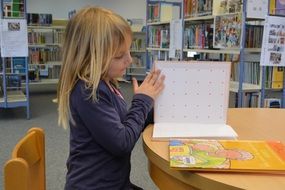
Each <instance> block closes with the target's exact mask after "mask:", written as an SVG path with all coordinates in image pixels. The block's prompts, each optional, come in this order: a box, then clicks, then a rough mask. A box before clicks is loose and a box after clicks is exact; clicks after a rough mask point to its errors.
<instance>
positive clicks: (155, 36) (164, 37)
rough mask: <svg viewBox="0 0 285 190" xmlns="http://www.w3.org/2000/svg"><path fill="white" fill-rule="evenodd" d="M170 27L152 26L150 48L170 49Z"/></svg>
mask: <svg viewBox="0 0 285 190" xmlns="http://www.w3.org/2000/svg"><path fill="white" fill-rule="evenodd" d="M169 34H170V32H169V27H166V26H152V27H150V28H149V36H148V42H149V44H148V47H153V48H169V43H170V36H169Z"/></svg>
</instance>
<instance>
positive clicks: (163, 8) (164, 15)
mask: <svg viewBox="0 0 285 190" xmlns="http://www.w3.org/2000/svg"><path fill="white" fill-rule="evenodd" d="M179 18H180V7H179V6H174V5H172V4H169V3H163V2H162V3H161V4H160V22H170V21H171V20H176V19H179Z"/></svg>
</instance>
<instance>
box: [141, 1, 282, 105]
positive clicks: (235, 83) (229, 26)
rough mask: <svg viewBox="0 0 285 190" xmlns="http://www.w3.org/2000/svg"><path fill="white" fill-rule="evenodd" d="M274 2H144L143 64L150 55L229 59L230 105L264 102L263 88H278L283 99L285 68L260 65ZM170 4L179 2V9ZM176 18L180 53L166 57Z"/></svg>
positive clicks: (150, 61) (149, 62)
mask: <svg viewBox="0 0 285 190" xmlns="http://www.w3.org/2000/svg"><path fill="white" fill-rule="evenodd" d="M276 1H278V0H261V1H260V2H259V1H258V2H257V1H254V0H183V1H180V2H182V4H179V2H178V1H175V2H173V1H147V14H146V15H147V16H146V21H147V22H146V23H147V24H146V26H147V34H146V35H147V48H146V49H147V53H146V54H147V69H151V68H152V64H153V62H154V61H155V60H170V59H176V60H177V59H178V60H202V61H204V60H210V61H230V62H232V73H231V82H230V92H231V93H232V94H234V96H236V102H235V107H263V103H264V97H267V96H268V97H270V93H267V95H264V94H265V92H272V91H273V92H277V91H282V90H283V96H282V99H283V102H284V100H285V98H284V97H285V93H284V92H285V90H284V87H283V86H284V82H283V81H284V76H285V75H284V68H283V69H281V68H278V69H277V68H270V67H266V68H262V67H261V66H260V59H261V45H262V39H263V30H264V19H265V15H266V13H267V12H268V11H267V10H268V9H270V10H271V12H273V10H275V11H276V10H277V12H278V14H280V12H281V9H280V7H279V8H278V9H276V7H272V2H274V3H275V4H276V6H277V2H276ZM274 6H275V5H274ZM283 6H284V5H283ZM170 7H179V9H180V10H182V12H183V13H182V14H181V13H178V12H179V11H177V9H174V8H170ZM284 10H285V9H284ZM166 12H167V13H168V14H166ZM175 12H176V13H177V15H178V16H174V13H175ZM169 15H170V16H169ZM180 15H181V17H180ZM179 18H181V20H182V39H181V40H182V45H181V46H182V56H177V57H175V58H173V57H172V58H170V56H169V55H170V44H171V43H172V42H171V40H170V38H171V37H170V25H171V23H172V22H171V21H172V20H173V19H179ZM263 84H265V85H263ZM264 91H265V92H264ZM273 98H275V97H273ZM252 99H254V102H255V104H252ZM283 107H284V103H283Z"/></svg>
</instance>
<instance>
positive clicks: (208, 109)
mask: <svg viewBox="0 0 285 190" xmlns="http://www.w3.org/2000/svg"><path fill="white" fill-rule="evenodd" d="M155 68H156V69H160V70H161V71H162V73H163V74H164V75H165V76H166V78H165V88H164V90H163V92H162V94H161V95H160V96H159V97H158V99H157V100H156V101H155V105H154V122H155V128H156V126H157V125H160V124H161V123H163V124H164V125H165V124H166V125H169V131H175V133H178V134H181V135H182V136H183V135H185V132H186V131H185V130H186V128H187V127H185V128H183V127H180V128H179V129H176V124H181V123H182V124H183V125H182V126H188V124H189V125H191V124H192V123H195V126H197V124H201V125H205V124H211V125H212V124H214V125H215V126H219V125H221V126H224V125H225V123H226V119H227V109H228V99H229V80H230V63H229V62H201V61H200V62H198V61H195V62H185V61H184V62H183V61H157V62H156V63H155ZM186 124H187V125H186ZM170 126H172V127H170ZM198 126H200V125H198ZM160 128H161V130H159V129H158V130H156V129H154V131H157V132H156V136H157V137H160V136H161V135H162V134H165V135H166V136H165V137H166V138H167V137H171V136H172V134H171V133H167V131H164V130H163V128H162V127H160ZM226 131H228V132H229V133H228V134H226V133H225V134H224V135H225V136H226V135H228V136H230V137H232V136H236V134H235V133H232V132H230V131H231V130H226ZM197 132H200V133H201V134H200V136H204V135H206V133H207V134H208V132H207V131H205V130H200V129H199V128H197ZM212 132H213V134H212V135H213V136H219V133H218V130H215V128H213V130H211V131H210V133H212ZM215 132H216V133H215ZM160 133H162V134H160ZM195 133H196V132H195ZM178 134H177V135H176V136H181V135H178ZM187 134H190V133H187ZM191 134H194V133H192V132H191ZM203 134H204V135H203ZM162 136H163V135H162ZM195 136H197V135H195ZM206 136H209V135H206ZM183 137H184V136H183Z"/></svg>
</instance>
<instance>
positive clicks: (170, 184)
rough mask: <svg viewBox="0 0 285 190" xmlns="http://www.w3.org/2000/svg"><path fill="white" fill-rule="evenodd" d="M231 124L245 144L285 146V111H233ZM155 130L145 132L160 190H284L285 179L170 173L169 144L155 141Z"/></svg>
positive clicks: (153, 172)
mask: <svg viewBox="0 0 285 190" xmlns="http://www.w3.org/2000/svg"><path fill="white" fill-rule="evenodd" d="M227 123H228V124H229V125H230V126H232V127H233V128H234V129H235V131H236V132H237V133H238V135H239V137H238V139H243V140H279V141H281V142H283V143H285V109H260V108H233V109H229V111H228V119H227ZM152 130H153V126H152V125H150V126H148V127H147V128H146V129H145V131H144V132H143V145H144V151H145V154H146V155H147V157H148V160H149V173H150V176H151V178H152V180H153V181H154V182H155V184H156V185H157V186H158V187H159V188H160V189H162V190H163V189H165V190H172V189H173V190H179V189H187V190H189V189H207V190H222V189H226V190H231V189H233V190H237V189H254V190H269V189H270V190H279V189H280V190H284V189H285V175H281V174H257V173H221V172H216V173H209V172H208V173H207V172H190V171H179V170H174V169H170V167H169V154H168V141H152V140H151V137H152Z"/></svg>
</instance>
